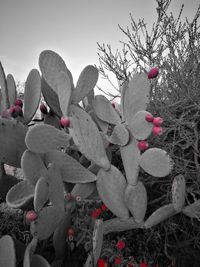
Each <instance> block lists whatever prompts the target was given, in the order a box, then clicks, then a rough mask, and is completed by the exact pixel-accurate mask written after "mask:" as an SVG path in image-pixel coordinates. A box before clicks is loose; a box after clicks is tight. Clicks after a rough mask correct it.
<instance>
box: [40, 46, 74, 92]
mask: <svg viewBox="0 0 200 267" xmlns="http://www.w3.org/2000/svg"><path fill="white" fill-rule="evenodd" d="M39 67H40V70H41V72H42V76H43V77H44V79H45V80H46V82H47V83H48V85H49V86H50V87H51V89H53V90H54V91H55V92H56V93H57V86H56V76H57V74H58V73H59V72H60V71H64V72H67V73H68V72H69V71H68V69H67V67H66V65H65V62H64V60H63V59H62V58H61V57H60V56H59V55H58V54H57V53H55V52H54V51H51V50H44V51H42V52H41V53H40V56H39Z"/></svg>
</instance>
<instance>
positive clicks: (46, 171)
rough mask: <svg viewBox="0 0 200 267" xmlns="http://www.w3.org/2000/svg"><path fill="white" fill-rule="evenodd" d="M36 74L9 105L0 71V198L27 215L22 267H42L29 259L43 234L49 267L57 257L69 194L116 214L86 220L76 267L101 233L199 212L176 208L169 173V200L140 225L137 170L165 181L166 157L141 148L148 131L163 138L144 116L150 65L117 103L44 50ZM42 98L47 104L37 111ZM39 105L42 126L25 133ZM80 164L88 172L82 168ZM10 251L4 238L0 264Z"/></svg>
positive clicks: (180, 187) (179, 201)
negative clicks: (89, 231)
mask: <svg viewBox="0 0 200 267" xmlns="http://www.w3.org/2000/svg"><path fill="white" fill-rule="evenodd" d="M39 67H40V71H41V75H40V73H39V71H38V70H36V69H33V70H32V71H31V72H30V73H29V75H28V78H27V80H26V83H25V92H24V101H23V103H22V101H21V100H19V99H16V86H15V82H14V79H13V77H12V75H10V74H9V75H8V76H7V77H5V74H4V70H3V67H2V66H1V65H0V85H1V102H0V111H1V118H0V147H1V151H0V162H1V172H0V195H1V197H2V198H5V199H6V202H7V204H8V205H9V206H10V207H11V208H20V209H22V210H26V211H27V213H26V219H27V220H28V221H29V222H30V230H31V234H32V236H33V239H32V241H31V242H30V244H29V245H28V247H27V248H26V251H25V254H24V267H28V266H38V265H39V266H44V267H45V266H46V267H47V266H50V265H49V263H48V262H47V261H46V260H45V259H44V258H43V257H42V256H40V255H37V254H34V252H35V249H36V247H37V242H38V240H45V239H47V238H49V237H50V236H51V235H53V245H54V248H55V254H56V260H55V262H54V263H53V264H52V266H56V261H57V260H60V259H62V258H63V256H64V253H65V242H66V229H68V228H70V224H71V209H72V205H71V202H70V200H69V198H67V197H66V195H67V194H69V193H70V194H71V195H72V196H74V197H79V198H81V199H83V200H84V199H86V198H92V196H96V195H98V196H99V197H100V199H101V200H102V201H103V203H105V205H106V206H107V207H108V208H109V210H110V211H111V212H112V213H113V214H114V215H115V216H116V217H115V218H113V219H110V220H107V221H102V220H100V219H95V223H94V231H93V240H92V242H93V249H92V251H91V253H90V254H89V256H88V258H87V261H86V263H85V267H88V266H96V265H97V261H98V258H99V256H100V253H101V247H102V243H103V235H104V234H107V233H109V232H112V231H113V232H114V231H125V230H129V229H136V228H146V229H148V228H150V227H153V226H155V225H157V224H158V223H160V222H162V221H164V220H165V219H167V218H169V217H171V216H173V215H175V214H177V213H179V212H183V213H184V214H186V215H187V216H189V217H198V216H199V215H200V214H199V212H200V202H199V201H196V202H195V203H193V204H191V205H189V206H185V194H186V193H185V192H186V189H185V187H186V185H185V179H184V177H183V176H182V175H178V176H176V177H174V181H173V184H172V203H169V204H168V205H165V206H162V207H160V208H159V209H158V210H156V211H154V212H153V214H151V215H150V217H149V218H147V219H145V214H146V209H147V192H146V188H145V185H144V182H143V179H142V177H140V175H139V172H140V167H141V168H142V169H143V170H144V171H146V172H147V173H149V174H150V175H152V176H154V177H164V176H167V175H169V174H170V172H171V170H172V168H173V163H172V160H171V158H170V157H169V156H168V155H167V153H166V152H165V151H164V150H162V149H159V148H149V145H148V142H147V138H148V137H149V136H150V135H151V134H154V135H160V134H161V133H162V132H163V130H162V127H161V126H162V124H163V119H162V118H160V117H155V118H154V117H153V116H152V114H150V113H149V112H147V111H146V107H147V104H148V100H149V92H150V80H149V79H153V78H155V77H156V76H157V75H158V69H157V68H153V69H151V70H150V72H149V73H148V75H146V74H144V73H141V74H135V75H134V76H133V78H132V79H131V80H129V81H126V82H125V83H124V84H123V85H122V87H121V88H120V90H121V102H120V104H117V103H111V102H110V101H109V100H108V99H107V98H106V97H104V96H103V95H96V96H95V95H94V87H95V85H96V83H97V80H98V70H97V69H96V68H95V67H94V66H92V65H89V66H87V67H85V68H84V69H83V71H82V72H81V74H80V76H79V79H78V81H77V83H76V86H75V85H74V82H73V77H72V74H71V72H70V71H69V70H68V68H67V67H66V64H65V62H64V61H63V59H62V58H61V57H60V56H59V55H58V54H57V53H55V52H53V51H50V50H45V51H43V52H42V53H41V54H40V57H39ZM41 94H42V95H43V97H44V99H45V102H46V103H47V105H48V106H47V105H46V104H45V103H41V104H40V100H41ZM38 107H39V108H40V111H41V112H42V114H43V117H44V123H43V124H40V125H37V124H36V125H34V126H33V127H29V123H30V122H31V120H32V119H33V117H34V115H35V113H36V111H37V109H38ZM110 144H115V145H117V146H118V147H119V149H120V153H121V158H122V162H123V166H124V171H125V175H123V174H122V172H121V171H120V170H119V169H118V168H117V167H116V166H114V165H112V164H111V157H112V153H111V147H110ZM71 151H75V152H77V151H78V152H79V154H81V157H79V158H78V159H79V160H76V159H75V158H73V157H72V156H71V155H70V152H71ZM84 162H89V166H87V167H84ZM4 164H8V165H11V166H14V167H17V168H22V170H23V173H24V177H25V180H22V181H19V180H18V179H16V178H15V177H14V176H10V175H7V174H6V173H5V170H4ZM71 183H73V184H74V187H73V188H72V189H71V186H70V184H71ZM29 209H31V210H29ZM71 235H73V234H72V233H71ZM13 244H14V243H13V240H12V238H11V237H9V236H4V237H2V238H1V239H0V265H1V266H8V267H14V266H15V264H16V256H15V251H14V245H13ZM5 248H6V250H5Z"/></svg>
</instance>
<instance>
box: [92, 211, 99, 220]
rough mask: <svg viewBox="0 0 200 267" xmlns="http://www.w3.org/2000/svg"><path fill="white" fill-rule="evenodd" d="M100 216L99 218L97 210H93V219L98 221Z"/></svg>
mask: <svg viewBox="0 0 200 267" xmlns="http://www.w3.org/2000/svg"><path fill="white" fill-rule="evenodd" d="M98 216H99V214H98V213H97V212H96V210H93V211H92V213H91V217H92V218H93V219H96V218H97V217H98Z"/></svg>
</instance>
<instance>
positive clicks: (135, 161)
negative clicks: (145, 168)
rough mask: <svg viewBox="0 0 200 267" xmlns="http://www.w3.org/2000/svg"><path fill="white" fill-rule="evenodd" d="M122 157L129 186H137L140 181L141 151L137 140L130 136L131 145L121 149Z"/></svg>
mask: <svg viewBox="0 0 200 267" xmlns="http://www.w3.org/2000/svg"><path fill="white" fill-rule="evenodd" d="M120 152H121V157H122V161H123V165H124V169H125V173H126V179H127V181H128V183H129V184H132V185H135V184H137V181H138V173H139V158H140V151H139V149H138V147H137V144H136V140H135V138H134V137H133V136H132V135H130V140H129V143H128V144H127V145H126V146H123V147H120Z"/></svg>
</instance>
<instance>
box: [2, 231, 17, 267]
mask: <svg viewBox="0 0 200 267" xmlns="http://www.w3.org/2000/svg"><path fill="white" fill-rule="evenodd" d="M15 264H16V256H15V244H14V241H13V239H12V237H10V236H9V235H4V236H3V237H1V238H0V266H2V267H3V266H8V267H15Z"/></svg>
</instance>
